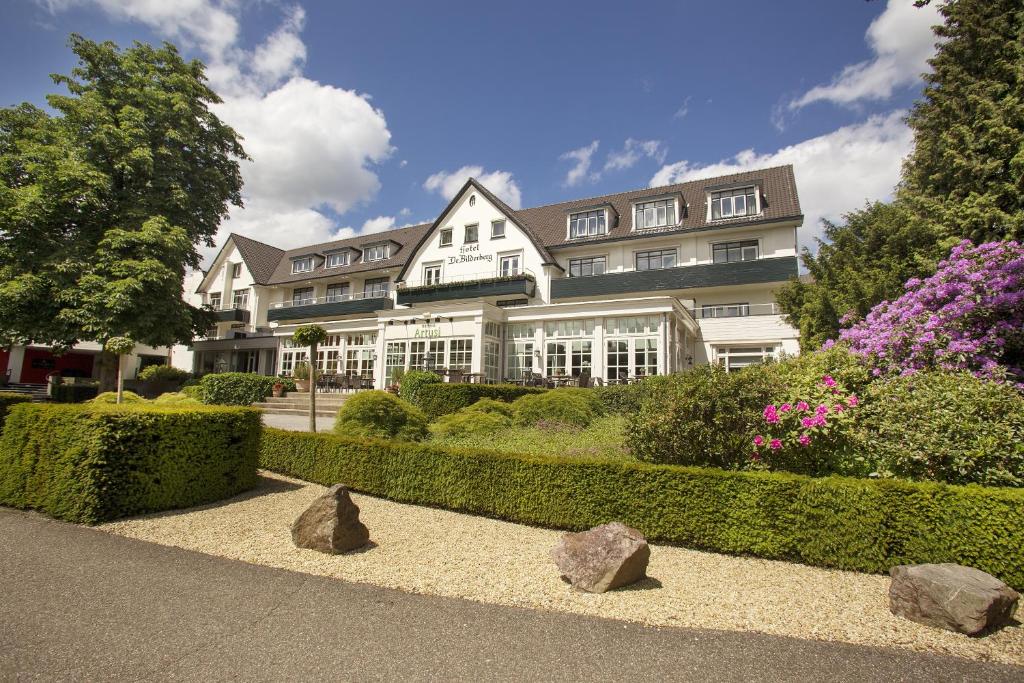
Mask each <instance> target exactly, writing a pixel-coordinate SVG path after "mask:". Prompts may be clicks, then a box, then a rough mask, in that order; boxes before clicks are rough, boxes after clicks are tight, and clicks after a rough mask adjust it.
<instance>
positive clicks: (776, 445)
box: [768, 439, 782, 451]
mask: <svg viewBox="0 0 1024 683" xmlns="http://www.w3.org/2000/svg"><path fill="white" fill-rule="evenodd" d="M768 447H769V448H771V449H772V450H773V451H777V450H779V449H780V448H782V442H781V441H779V440H778V439H772V441H771V443H769V444H768Z"/></svg>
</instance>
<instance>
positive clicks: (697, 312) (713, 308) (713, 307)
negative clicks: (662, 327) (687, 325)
mask: <svg viewBox="0 0 1024 683" xmlns="http://www.w3.org/2000/svg"><path fill="white" fill-rule="evenodd" d="M686 311H687V313H689V314H690V315H692V316H693V317H694V319H696V320H735V319H736V318H748V317H750V316H759V315H782V308H781V307H780V306H779V305H778V304H776V303H770V304H706V305H704V306H701V307H700V308H688V309H686Z"/></svg>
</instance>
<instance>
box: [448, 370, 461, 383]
mask: <svg viewBox="0 0 1024 683" xmlns="http://www.w3.org/2000/svg"><path fill="white" fill-rule="evenodd" d="M464 379H465V378H464V377H463V375H462V370H449V371H448V382H449V383H450V384H462V383H463V381H464Z"/></svg>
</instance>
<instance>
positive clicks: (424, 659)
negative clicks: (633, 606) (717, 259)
mask: <svg viewBox="0 0 1024 683" xmlns="http://www.w3.org/2000/svg"><path fill="white" fill-rule="evenodd" d="M0 591H2V593H0V679H2V680H27V679H31V678H35V679H40V680H111V679H118V680H170V679H178V680H200V679H201V680H204V681H206V680H227V679H231V680H302V681H305V680H328V679H330V680H335V681H339V680H340V681H348V680H354V681H364V680H472V681H477V682H479V681H487V680H512V679H515V680H530V681H539V680H586V681H604V680H630V681H633V680H665V679H671V680H700V681H751V680H757V681H774V680H806V681H811V680H813V681H822V680H828V681H853V680H857V681H893V680H904V681H946V680H959V681H968V680H969V681H1010V680H1015V681H1020V680H1022V679H1024V668H1015V667H1008V666H1001V665H994V664H981V663H977V662H970V661H967V660H963V659H958V658H952V657H941V656H935V655H923V654H916V653H912V652H908V651H903V650H887V649H878V648H869V647H860V646H854V645H844V644H835V643H820V642H815V641H805V640H796V639H790V638H781V637H774V636H765V635H756V634H749V633H733V632H724V631H722V632H719V631H699V630H690V629H653V628H645V627H640V626H635V625H631V624H623V623H622V622H616V621H610V620H603V619H594V618H589V617H581V616H574V615H567V614H557V613H548V612H539V611H532V610H525V609H515V608H508V607H499V606H491V605H480V604H476V603H472V602H468V601H463V600H454V599H449V598H439V597H432V596H422V595H411V594H407V593H402V592H399V591H393V590H388V589H383V588H377V587H373V586H365V585H359V584H350V583H345V582H342V581H336V580H331V579H325V578H321V577H314V576H307V575H304V574H297V573H292V572H287V571H281V570H277V569H270V568H267V567H258V566H253V565H248V564H244V563H241V562H236V561H232V560H225V559H221V558H216V557H211V556H207V555H201V554H198V553H192V552H188V551H184V550H178V549H175V548H167V547H163V546H159V545H155V544H150V543H145V542H142V541H135V540H131V539H127V538H122V537H118V536H113V535H109V534H106V533H104V532H101V531H96V530H93V529H88V528H84V527H78V526H74V525H70V524H63V523H60V522H55V521H52V520H49V519H47V518H44V517H42V516H39V515H36V514H32V513H23V512H18V511H14V510H10V509H6V508H0Z"/></svg>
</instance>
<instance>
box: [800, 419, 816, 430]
mask: <svg viewBox="0 0 1024 683" xmlns="http://www.w3.org/2000/svg"><path fill="white" fill-rule="evenodd" d="M800 424H802V425H803V426H804V427H805V428H808V427H813V426H814V418H812V417H805V418H804V419H802V420H800Z"/></svg>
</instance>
